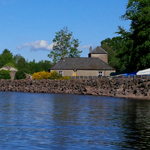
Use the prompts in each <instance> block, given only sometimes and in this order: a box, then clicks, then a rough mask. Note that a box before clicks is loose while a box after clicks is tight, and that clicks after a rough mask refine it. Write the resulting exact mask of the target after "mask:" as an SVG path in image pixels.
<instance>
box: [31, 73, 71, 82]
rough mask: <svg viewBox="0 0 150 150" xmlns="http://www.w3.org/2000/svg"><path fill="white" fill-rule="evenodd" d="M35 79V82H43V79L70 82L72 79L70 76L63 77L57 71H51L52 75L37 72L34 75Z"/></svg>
mask: <svg viewBox="0 0 150 150" xmlns="http://www.w3.org/2000/svg"><path fill="white" fill-rule="evenodd" d="M33 79H34V80H41V79H59V80H69V79H71V78H70V77H68V76H64V77H62V76H61V75H59V74H58V72H57V71H51V72H50V73H49V72H46V71H41V72H35V73H34V74H33Z"/></svg>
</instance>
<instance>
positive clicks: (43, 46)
mask: <svg viewBox="0 0 150 150" xmlns="http://www.w3.org/2000/svg"><path fill="white" fill-rule="evenodd" d="M53 45H54V43H51V44H50V45H49V44H48V42H47V41H44V40H38V41H36V42H30V43H25V44H22V45H20V46H18V47H17V49H23V48H25V47H29V48H30V50H31V51H37V50H52V48H53ZM90 46H91V45H85V46H79V47H78V49H79V50H83V49H86V48H89V47H90Z"/></svg>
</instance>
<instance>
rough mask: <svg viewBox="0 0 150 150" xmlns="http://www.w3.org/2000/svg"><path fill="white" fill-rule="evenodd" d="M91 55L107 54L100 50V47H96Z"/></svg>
mask: <svg viewBox="0 0 150 150" xmlns="http://www.w3.org/2000/svg"><path fill="white" fill-rule="evenodd" d="M91 54H107V52H106V51H105V50H104V49H102V48H101V47H100V46H97V47H96V48H94V49H93V50H92V52H91Z"/></svg>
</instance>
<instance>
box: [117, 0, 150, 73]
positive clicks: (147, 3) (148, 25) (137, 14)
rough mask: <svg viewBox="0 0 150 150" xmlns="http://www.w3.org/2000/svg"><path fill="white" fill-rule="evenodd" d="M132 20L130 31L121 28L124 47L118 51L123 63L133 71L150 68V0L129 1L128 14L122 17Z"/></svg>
mask: <svg viewBox="0 0 150 150" xmlns="http://www.w3.org/2000/svg"><path fill="white" fill-rule="evenodd" d="M122 18H123V19H125V20H131V27H130V31H129V32H127V31H125V30H124V29H122V28H121V27H120V28H119V32H118V34H120V35H121V37H122V39H123V42H124V44H123V47H122V48H121V49H120V50H119V51H118V57H121V60H122V63H124V65H125V66H126V67H129V68H132V70H140V69H145V68H149V67H150V0H129V1H128V5H127V7H126V13H125V14H124V15H123V16H122Z"/></svg>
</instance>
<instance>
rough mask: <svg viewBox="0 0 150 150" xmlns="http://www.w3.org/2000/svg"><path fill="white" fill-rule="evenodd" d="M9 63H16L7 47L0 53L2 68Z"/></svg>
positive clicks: (0, 65)
mask: <svg viewBox="0 0 150 150" xmlns="http://www.w3.org/2000/svg"><path fill="white" fill-rule="evenodd" d="M7 63H13V64H14V60H13V54H12V53H11V52H10V51H9V50H8V49H5V50H4V51H3V52H2V54H1V55H0V68H1V67H3V66H4V65H5V64H7Z"/></svg>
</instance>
